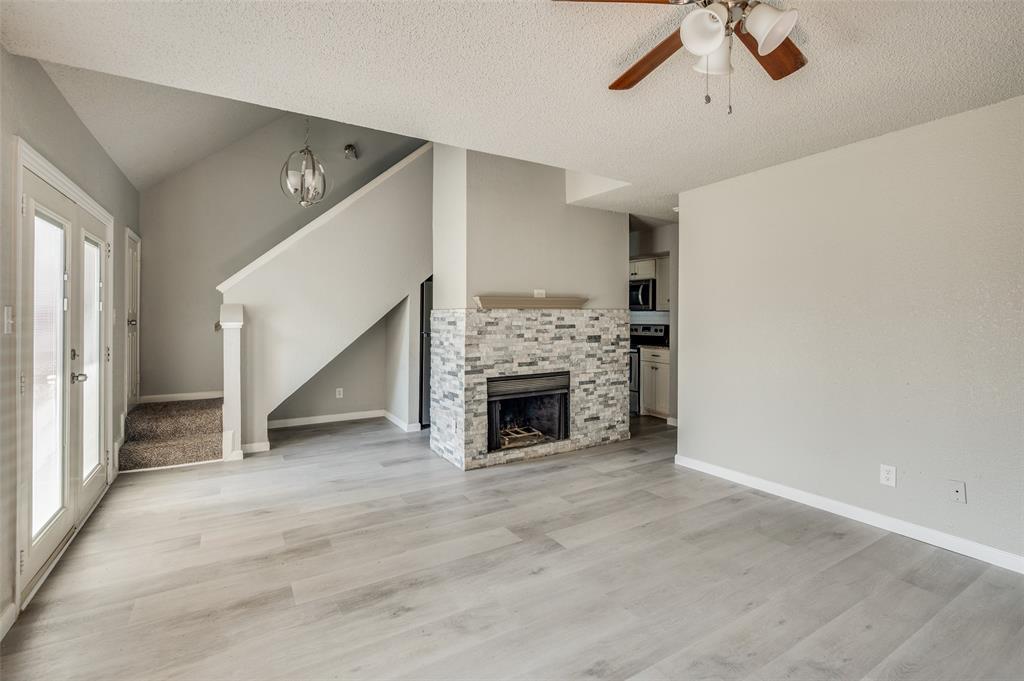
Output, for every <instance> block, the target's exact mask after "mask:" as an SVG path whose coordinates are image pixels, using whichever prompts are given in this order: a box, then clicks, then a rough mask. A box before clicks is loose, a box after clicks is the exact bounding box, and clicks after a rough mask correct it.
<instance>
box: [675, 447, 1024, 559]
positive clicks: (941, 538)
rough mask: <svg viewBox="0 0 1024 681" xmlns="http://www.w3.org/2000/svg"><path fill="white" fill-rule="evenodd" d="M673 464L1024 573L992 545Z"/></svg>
mask: <svg viewBox="0 0 1024 681" xmlns="http://www.w3.org/2000/svg"><path fill="white" fill-rule="evenodd" d="M676 464H677V465H679V466H684V467H686V468H692V469H693V470H695V471H700V472H701V473H707V474H708V475H713V476H715V477H716V478H723V479H725V480H729V481H731V482H736V483H739V484H741V485H746V486H747V487H753V488H754V489H759V490H761V491H762V492H768V493H769V494H774V495H776V496H779V497H783V498H785V499H789V500H790V501H796V502H798V503H801V504H805V505H807V506H813V507H814V508H819V509H821V510H823V511H828V512H829V513H835V514H836V515H841V516H843V517H844V518H850V519H851V520H856V521H858V522H862V523H865V524H866V525H873V526H874V527H878V528H880V529H883V530H886V531H888V532H895V533H896V534H902V535H903V536H904V537H910V538H911V539H916V540H918V541H923V542H925V543H926V544H931V545H933V546H938V547H940V548H943V549H948V550H950V551H953V552H955V553H960V554H963V555H965V556H970V557H971V558H977V559H978V560H982V561H985V562H986V563H991V564H992V565H997V566H999V567H1001V568H1005V569H1007V570H1012V571H1013V572H1019V573H1021V574H1024V556H1018V555H1017V554H1015V553H1010V552H1009V551H1003V550H1002V549H997V548H995V547H994V546H988V545H987V544H980V543H978V542H976V541H972V540H970V539H964V538H963V537H957V536H956V535H952V534H948V533H946V532H941V531H939V530H935V529H932V528H930V527H925V526H923V525H917V524H914V523H911V522H907V521H906V520H900V519H899V518H893V517H892V516H887V515H884V514H882V513H878V512H876V511H869V510H868V509H866V508H861V507H860V506H854V505H853V504H847V503H845V502H842V501H837V500H835V499H830V498H828V497H823V496H819V495H817V494H812V493H811V492H805V491H803V490H800V489H796V488H794V487H788V486H786V485H783V484H781V483H778V482H772V481H771V480H764V479H762V478H758V477H755V476H753V475H748V474H746V473H741V472H739V471H734V470H732V469H730V468H724V467H722V466H717V465H715V464H713V463H708V462H706V461H700V460H698V459H691V458H689V457H686V456H679V455H677V456H676Z"/></svg>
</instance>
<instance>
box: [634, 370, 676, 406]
mask: <svg viewBox="0 0 1024 681" xmlns="http://www.w3.org/2000/svg"><path fill="white" fill-rule="evenodd" d="M671 371H672V365H670V364H662V363H659V362H640V413H641V414H651V415H652V416H661V417H663V418H668V412H669V381H670V378H671V377H670V374H671Z"/></svg>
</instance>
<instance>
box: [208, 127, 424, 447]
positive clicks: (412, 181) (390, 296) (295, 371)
mask: <svg viewBox="0 0 1024 681" xmlns="http://www.w3.org/2000/svg"><path fill="white" fill-rule="evenodd" d="M364 189H365V191H364V190H360V191H359V192H356V194H354V195H353V196H352V197H350V199H346V200H345V201H343V202H341V203H339V204H338V206H335V207H334V208H332V209H331V210H330V211H328V212H327V213H325V214H324V215H323V216H321V217H320V218H318V219H317V220H316V221H314V222H313V223H310V225H309V227H308V228H303V229H302V230H299V232H297V233H296V234H295V235H293V237H290V238H289V239H288V240H286V242H284V243H282V244H281V245H279V247H276V248H275V249H273V250H272V251H270V252H269V253H268V255H267V256H264V257H263V258H260V259H259V260H257V261H256V263H255V264H258V266H256V267H253V266H250V267H248V268H246V269H244V270H242V272H240V273H239V274H238V275H235V276H234V277H232V278H231V279H229V280H228V281H227V282H225V283H224V284H222V285H221V286H220V287H219V288H220V290H221V291H222V293H223V295H224V302H225V303H240V304H242V305H243V306H244V308H245V325H244V326H243V328H242V444H243V447H244V446H246V445H248V447H247V449H249V450H258V449H261V448H263V445H265V443H267V415H268V414H269V413H270V412H271V411H272V410H273V409H274V408H275V407H277V406H278V405H279V404H280V403H281V402H282V401H283V400H284V399H285V398H287V397H288V396H289V395H291V394H292V393H293V392H295V390H297V389H298V388H299V387H300V386H302V385H303V384H304V383H305V382H306V381H308V380H309V379H310V378H311V377H312V376H313V375H314V374H316V373H317V372H318V371H319V370H320V369H322V368H323V367H324V366H325V365H326V364H327V363H328V362H330V361H331V360H332V359H333V358H334V357H336V356H337V355H338V354H339V353H340V352H342V351H343V350H344V349H345V348H347V347H348V346H349V345H350V344H351V343H352V342H353V341H354V340H355V339H357V338H358V337H359V336H360V335H362V334H363V333H364V332H366V330H367V329H369V328H370V327H371V326H372V325H373V324H375V323H376V322H377V321H378V320H380V319H381V318H382V317H384V315H386V314H387V313H388V312H389V311H390V310H391V309H392V308H394V307H395V305H397V304H398V303H399V302H400V301H401V300H402V299H404V298H405V297H406V296H408V295H409V292H410V291H417V290H418V289H419V285H420V283H421V282H422V281H423V280H425V279H426V278H427V277H428V276H430V273H431V269H432V248H431V239H432V200H433V198H432V191H433V158H432V151H431V148H430V145H425V146H424V147H421V148H420V149H419V150H417V151H416V152H414V153H413V154H411V155H410V156H409V157H407V158H406V159H404V160H403V161H401V162H400V163H399V164H397V165H396V166H394V167H393V168H392V169H390V170H388V171H386V172H385V173H384V174H382V175H381V176H379V177H378V178H377V179H375V180H373V181H371V182H370V183H369V184H368V185H367V186H366V187H365V188H364ZM268 256H270V257H268Z"/></svg>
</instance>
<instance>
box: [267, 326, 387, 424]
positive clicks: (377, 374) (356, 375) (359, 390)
mask: <svg viewBox="0 0 1024 681" xmlns="http://www.w3.org/2000/svg"><path fill="white" fill-rule="evenodd" d="M386 344H387V334H386V332H385V320H383V319H382V320H381V321H379V322H377V323H376V324H374V325H373V326H372V327H370V329H369V330H368V331H367V332H366V333H364V334H363V335H362V336H360V337H359V338H358V339H356V341H355V342H354V343H352V345H350V346H348V347H347V348H346V349H345V351H344V352H342V353H341V354H340V355H338V356H337V357H335V358H334V359H333V360H331V362H330V364H328V365H327V366H325V367H324V368H323V369H321V370H320V371H318V372H317V373H316V375H315V376H313V378H311V379H309V380H308V381H307V382H306V383H305V385H303V386H302V387H301V388H299V390H298V391H296V392H295V393H293V394H292V395H291V397H289V398H288V399H286V400H285V401H284V402H282V403H281V404H280V405H279V406H278V407H277V408H276V409H274V411H272V412H270V420H275V419H293V418H301V417H306V416H323V415H326V414H348V413H351V412H358V411H374V410H377V409H384V407H385V403H386V401H387V392H386V390H385V387H384V370H385V364H386V353H385V350H386ZM336 388H343V389H344V397H342V398H341V399H338V398H336V397H335V389H336Z"/></svg>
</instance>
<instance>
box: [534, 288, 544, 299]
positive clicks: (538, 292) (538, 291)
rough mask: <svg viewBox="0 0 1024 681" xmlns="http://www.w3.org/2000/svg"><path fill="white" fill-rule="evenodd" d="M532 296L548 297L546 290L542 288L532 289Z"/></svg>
mask: <svg viewBox="0 0 1024 681" xmlns="http://www.w3.org/2000/svg"><path fill="white" fill-rule="evenodd" d="M533 297H534V298H547V297H548V292H547V290H545V289H542V288H535V289H533Z"/></svg>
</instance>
